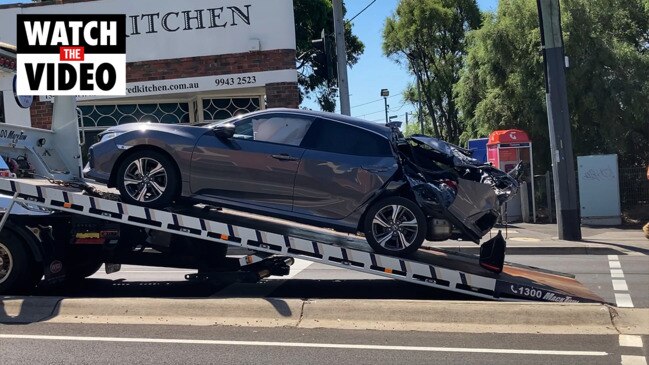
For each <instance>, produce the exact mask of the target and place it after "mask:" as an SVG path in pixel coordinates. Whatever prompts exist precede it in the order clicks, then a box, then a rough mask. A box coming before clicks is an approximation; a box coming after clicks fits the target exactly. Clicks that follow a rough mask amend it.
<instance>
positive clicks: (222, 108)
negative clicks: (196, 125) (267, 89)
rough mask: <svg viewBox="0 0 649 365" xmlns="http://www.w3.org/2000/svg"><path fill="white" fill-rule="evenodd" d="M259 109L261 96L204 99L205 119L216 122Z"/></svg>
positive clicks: (205, 120)
mask: <svg viewBox="0 0 649 365" xmlns="http://www.w3.org/2000/svg"><path fill="white" fill-rule="evenodd" d="M256 110H259V97H246V98H218V99H203V121H204V122H216V121H219V120H223V119H228V118H232V117H233V116H235V115H240V114H246V113H250V112H254V111H256Z"/></svg>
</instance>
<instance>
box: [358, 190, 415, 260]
mask: <svg viewBox="0 0 649 365" xmlns="http://www.w3.org/2000/svg"><path fill="white" fill-rule="evenodd" d="M426 228H427V226H426V215H425V214H424V212H423V211H422V210H421V208H419V207H418V206H417V204H415V203H414V202H412V201H411V200H409V199H406V198H403V197H390V198H386V199H382V200H380V201H378V202H376V203H375V204H374V205H372V206H371V207H370V208H369V210H368V211H367V214H366V215H365V222H364V230H365V232H364V233H365V239H367V242H368V243H369V244H370V246H371V247H372V249H374V251H376V252H378V253H383V254H389V255H397V256H403V255H408V254H411V253H413V252H415V251H417V250H418V249H419V247H421V245H422V243H423V242H424V239H425V237H426Z"/></svg>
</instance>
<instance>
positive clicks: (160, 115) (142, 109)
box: [79, 102, 189, 128]
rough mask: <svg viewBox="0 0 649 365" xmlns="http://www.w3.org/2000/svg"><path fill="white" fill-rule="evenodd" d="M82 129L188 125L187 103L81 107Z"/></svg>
mask: <svg viewBox="0 0 649 365" xmlns="http://www.w3.org/2000/svg"><path fill="white" fill-rule="evenodd" d="M79 109H81V112H82V113H83V127H84V128H107V127H112V126H116V125H120V124H127V123H135V122H145V123H146V122H150V123H165V124H179V123H187V124H188V123H189V103H186V102H181V103H156V104H120V105H83V106H79Z"/></svg>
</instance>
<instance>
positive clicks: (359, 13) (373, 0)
mask: <svg viewBox="0 0 649 365" xmlns="http://www.w3.org/2000/svg"><path fill="white" fill-rule="evenodd" d="M375 2H376V0H372V2H371V3H369V4H367V6H366V7H364V8H363V10H361V11H359V12H358V14H356V15H354V16H353V17H352V18H351V19H349V20H348V21H346V23H351V22H352V21H353V20H354V19H356V18H357V17H358V16H359V15H361V14H363V12H365V10H367V8H369V7H370V6H372V4H374V3H375Z"/></svg>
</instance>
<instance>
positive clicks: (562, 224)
mask: <svg viewBox="0 0 649 365" xmlns="http://www.w3.org/2000/svg"><path fill="white" fill-rule="evenodd" d="M536 4H537V7H538V10H539V23H540V25H541V45H542V47H543V58H544V62H545V88H546V95H545V100H546V104H547V109H548V127H549V130H550V149H551V155H552V174H553V176H554V191H555V197H554V200H555V203H556V208H557V223H558V230H559V239H562V240H568V241H579V240H581V225H580V224H581V222H580V214H579V205H578V204H577V183H576V178H575V163H574V156H573V151H572V135H571V131H570V115H569V113H568V96H567V91H566V72H565V67H566V65H565V55H564V49H563V36H562V33H561V11H560V7H559V0H537V2H536Z"/></svg>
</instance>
